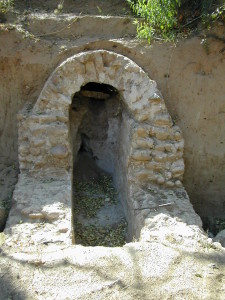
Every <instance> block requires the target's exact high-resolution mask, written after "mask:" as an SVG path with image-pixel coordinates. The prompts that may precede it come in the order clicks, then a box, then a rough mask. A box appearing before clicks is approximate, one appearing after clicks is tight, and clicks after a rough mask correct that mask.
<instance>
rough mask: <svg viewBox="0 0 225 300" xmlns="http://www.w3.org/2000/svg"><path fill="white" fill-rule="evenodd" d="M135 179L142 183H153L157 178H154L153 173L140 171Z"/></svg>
mask: <svg viewBox="0 0 225 300" xmlns="http://www.w3.org/2000/svg"><path fill="white" fill-rule="evenodd" d="M136 178H137V179H138V181H141V182H142V181H143V182H150V181H155V180H156V179H157V178H156V175H155V174H154V172H151V171H147V170H145V171H141V172H138V173H137V174H136Z"/></svg>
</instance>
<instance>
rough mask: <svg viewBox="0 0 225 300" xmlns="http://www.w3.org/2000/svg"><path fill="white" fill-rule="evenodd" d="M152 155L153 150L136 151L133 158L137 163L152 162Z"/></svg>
mask: <svg viewBox="0 0 225 300" xmlns="http://www.w3.org/2000/svg"><path fill="white" fill-rule="evenodd" d="M151 153H152V151H151V150H135V151H134V152H133V154H132V156H131V157H132V159H134V160H137V161H150V160H152V155H151Z"/></svg>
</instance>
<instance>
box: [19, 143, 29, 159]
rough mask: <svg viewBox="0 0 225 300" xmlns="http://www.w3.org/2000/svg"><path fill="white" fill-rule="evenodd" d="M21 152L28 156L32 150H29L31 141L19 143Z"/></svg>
mask: <svg viewBox="0 0 225 300" xmlns="http://www.w3.org/2000/svg"><path fill="white" fill-rule="evenodd" d="M18 151H19V154H20V155H21V156H22V157H24V156H27V155H28V154H29V153H30V151H29V143H21V144H20V145H19V150H18Z"/></svg>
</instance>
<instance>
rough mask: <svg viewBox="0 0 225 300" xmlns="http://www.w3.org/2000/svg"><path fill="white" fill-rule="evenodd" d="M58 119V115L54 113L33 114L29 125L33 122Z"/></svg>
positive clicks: (47, 121) (50, 121) (48, 121)
mask: <svg viewBox="0 0 225 300" xmlns="http://www.w3.org/2000/svg"><path fill="white" fill-rule="evenodd" d="M56 120H57V119H56V116H54V115H49V114H43V115H41V114H37V115H33V116H32V117H30V118H29V121H28V126H31V125H32V124H33V123H39V124H45V123H52V122H55V121H56Z"/></svg>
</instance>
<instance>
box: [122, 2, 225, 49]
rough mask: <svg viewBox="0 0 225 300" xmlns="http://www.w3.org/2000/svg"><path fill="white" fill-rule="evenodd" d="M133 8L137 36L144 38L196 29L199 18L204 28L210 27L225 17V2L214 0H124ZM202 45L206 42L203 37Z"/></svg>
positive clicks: (162, 36) (172, 34)
mask: <svg viewBox="0 0 225 300" xmlns="http://www.w3.org/2000/svg"><path fill="white" fill-rule="evenodd" d="M126 1H127V2H128V3H129V5H130V7H131V9H132V10H133V12H134V13H135V14H136V15H137V16H138V17H140V18H142V19H143V20H142V19H139V20H136V21H135V23H136V25H137V36H138V37H139V38H143V39H147V40H148V42H149V43H150V41H151V40H152V39H157V38H160V39H163V40H173V39H174V38H175V37H176V36H177V35H178V34H179V35H180V34H181V36H183V35H184V36H187V33H190V32H193V30H196V29H197V25H198V23H199V22H201V24H202V26H203V28H208V29H209V28H210V27H211V26H212V25H213V23H214V22H215V21H222V22H224V21H225V4H222V5H219V1H217V0H199V1H198V0H126ZM203 46H207V45H206V43H205V41H204V43H203Z"/></svg>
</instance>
